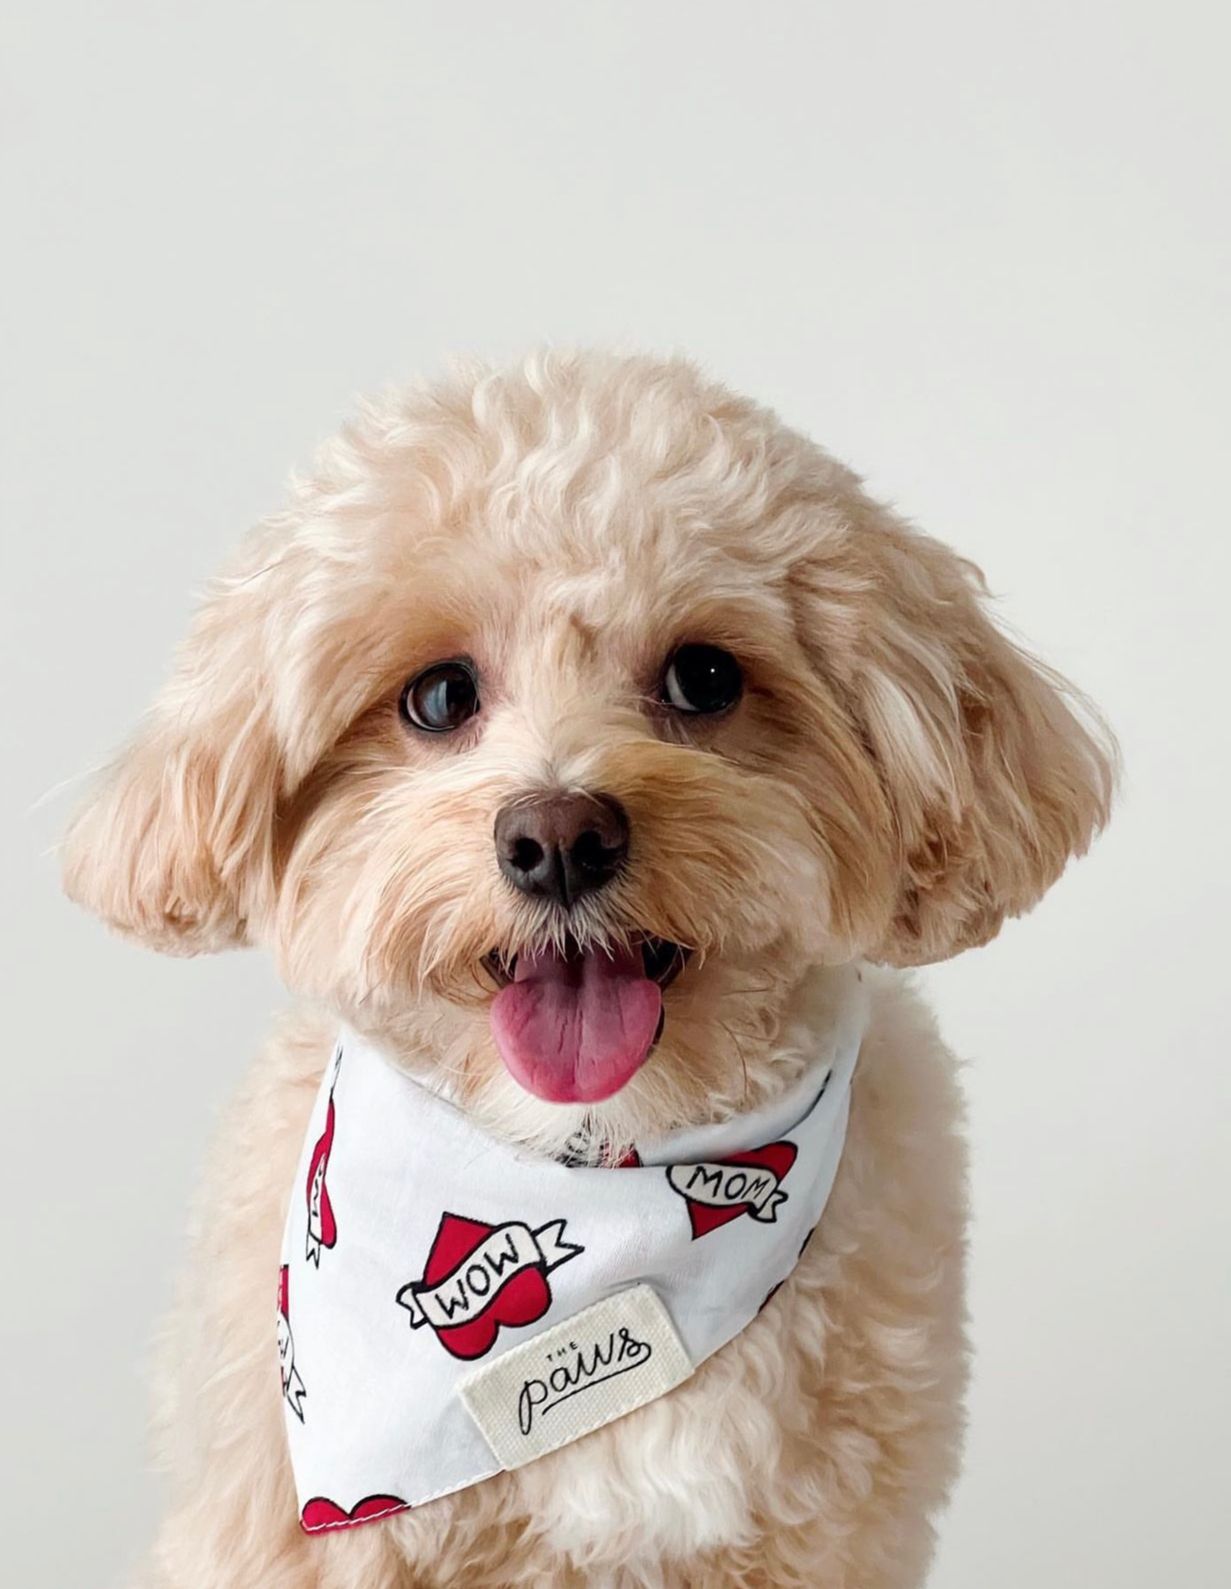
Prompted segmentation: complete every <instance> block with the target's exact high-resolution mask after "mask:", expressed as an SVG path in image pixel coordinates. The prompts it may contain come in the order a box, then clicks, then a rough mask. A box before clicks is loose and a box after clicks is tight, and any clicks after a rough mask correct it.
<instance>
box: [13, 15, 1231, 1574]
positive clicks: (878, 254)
mask: <svg viewBox="0 0 1231 1589" xmlns="http://www.w3.org/2000/svg"><path fill="white" fill-rule="evenodd" d="M5 9H6V11H7V12H8V15H7V19H6V26H5V30H4V31H5V33H6V35H7V39H8V45H7V49H6V51H5V64H4V67H3V78H4V82H3V100H2V102H3V112H2V120H0V133H2V139H3V193H2V196H0V205H2V209H0V213H2V214H3V216H4V221H5V231H6V235H7V242H6V245H5V250H4V253H5V259H4V263H3V267H2V268H3V294H2V300H3V303H2V313H3V318H4V322H5V332H6V339H5V353H4V379H3V387H4V392H3V401H4V415H3V423H2V425H0V437H2V439H3V452H4V462H3V470H2V474H0V485H2V489H3V535H4V543H3V558H4V566H3V598H4V614H3V630H2V635H0V643H2V644H3V648H4V653H5V660H4V679H5V691H4V694H5V711H4V713H3V717H2V719H0V734H2V735H3V745H4V776H3V780H2V785H0V798H2V799H3V802H4V814H3V819H2V821H0V832H2V833H3V842H4V846H5V851H6V857H5V863H4V865H5V881H6V887H5V895H6V905H5V908H4V910H3V913H2V918H0V930H2V931H3V934H4V939H5V944H4V949H3V958H2V962H0V963H2V964H3V968H4V979H5V1018H6V1024H7V1028H8V1035H7V1039H6V1042H5V1049H4V1067H5V1069H4V1086H3V1112H2V1115H0V1122H2V1125H0V1131H2V1135H0V1163H2V1171H3V1176H4V1180H5V1183H6V1185H5V1188H4V1191H3V1201H2V1202H0V1244H2V1246H0V1252H2V1263H3V1282H2V1285H3V1291H4V1296H5V1300H4V1303H3V1308H2V1311H0V1330H2V1331H3V1343H2V1346H3V1350H2V1353H0V1356H2V1361H3V1372H4V1375H5V1389H4V1393H3V1394H4V1399H3V1412H2V1418H3V1427H4V1462H5V1464H6V1467H7V1468H8V1469H9V1471H7V1472H6V1473H5V1475H4V1476H3V1480H2V1493H3V1495H4V1511H5V1514H6V1529H5V1539H4V1543H3V1545H0V1560H2V1561H3V1564H4V1565H3V1568H2V1569H0V1576H3V1577H4V1578H5V1580H6V1582H11V1583H13V1584H15V1585H17V1584H20V1585H21V1586H22V1589H42V1586H46V1589H76V1586H81V1589H99V1586H106V1585H108V1584H111V1583H114V1582H117V1581H118V1579H119V1576H120V1575H121V1573H122V1571H123V1567H124V1564H125V1562H126V1561H128V1560H131V1558H132V1557H133V1555H134V1553H135V1552H136V1551H137V1550H138V1549H139V1547H140V1545H141V1544H142V1542H143V1541H144V1540H145V1538H146V1537H147V1535H148V1533H149V1531H150V1527H151V1512H152V1509H153V1508H154V1507H155V1505H156V1497H157V1487H156V1483H155V1481H154V1480H153V1479H151V1478H150V1477H148V1476H147V1474H146V1472H145V1469H144V1467H143V1428H142V1425H143V1397H144V1392H143V1386H142V1380H141V1374H142V1364H143V1360H144V1356H145V1349H146V1343H147V1338H148V1335H149V1332H150V1329H151V1327H152V1323H153V1320H154V1318H155V1316H156V1315H157V1313H158V1311H159V1309H160V1308H161V1307H162V1306H163V1305H164V1304H165V1302H166V1300H167V1298H168V1294H169V1286H170V1278H171V1275H172V1273H173V1269H174V1265H175V1262H176V1255H177V1244H178V1241H179V1238H180V1232H181V1228H182V1225H183V1220H184V1213H185V1207H186V1203H187V1199H188V1197H189V1194H190V1189H191V1187H192V1185H193V1181H194V1177H195V1174H196V1170H197V1166H198V1162H199V1160H200V1157H201V1153H202V1150H203V1146H204V1144H205V1142H206V1140H207V1138H208V1136H209V1134H210V1131H211V1127H212V1123H213V1121H214V1119H215V1117H216V1114H217V1111H218V1109H219V1107H220V1106H221V1104H222V1102H223V1100H224V1099H225V1098H226V1097H227V1095H228V1094H229V1093H230V1092H231V1090H232V1088H233V1086H234V1085H235V1083H236V1080H237V1078H238V1077H239V1075H240V1073H241V1071H242V1069H243V1067H244V1066H245V1064H246V1062H247V1060H248V1058H249V1056H250V1055H251V1053H252V1051H253V1049H254V1047H255V1045H256V1044H257V1042H258V1041H259V1040H260V1037H261V1034H262V1033H263V1031H264V1029H265V1026H266V1024H267V1017H268V1014H269V1012H270V1011H271V1010H272V1009H273V1008H275V1007H276V1006H277V1005H278V1004H279V1001H280V999H281V997H282V995H281V994H280V993H279V991H278V989H277V988H276V987H275V985H274V981H273V978H272V975H271V973H270V971H269V969H268V968H267V966H266V965H265V964H264V963H263V962H262V960H261V959H260V958H258V957H256V956H247V957H245V956H232V957H230V958H227V959H222V960H216V961H195V962H179V961H172V960H160V959H158V958H156V957H154V956H153V955H150V954H148V953H146V952H143V951H141V950H138V949H136V948H133V947H129V946H127V945H124V944H121V943H119V942H117V941H114V940H112V939H110V938H108V937H107V935H106V934H105V933H104V932H103V930H102V929H101V928H100V927H98V926H97V925H96V924H95V923H93V922H91V921H89V920H87V919H86V918H85V917H84V916H81V915H79V914H77V913H76V912H74V911H73V910H72V909H70V908H69V907H68V906H67V905H66V904H64V903H63V902H62V901H61V900H60V898H59V897H58V892H57V877H56V868H55V864H54V858H53V857H52V855H51V847H52V845H53V844H54V841H55V837H56V834H57V832H58V831H59V830H60V828H61V827H62V825H63V822H64V818H65V814H66V811H67V809H68V808H69V805H70V804H71V799H72V789H71V788H68V789H65V788H63V787H61V786H62V785H63V784H64V781H65V780H69V779H73V778H75V777H76V776H78V775H80V774H81V773H82V772H83V771H84V770H85V769H87V768H89V767H90V766H91V765H92V764H94V763H96V762H97V761H99V760H100V759H101V758H102V757H103V756H104V755H105V754H106V753H107V752H108V751H109V750H110V749H111V748H112V747H113V746H114V745H115V744H116V743H117V742H118V741H119V740H120V739H121V738H122V737H123V735H124V734H125V733H126V731H127V730H128V728H129V727H130V725H131V724H132V722H133V721H134V719H135V718H136V716H137V715H138V713H139V712H140V711H141V709H142V708H143V707H144V706H145V704H146V702H147V700H148V698H149V697H150V695H151V694H152V692H153V690H154V688H155V687H156V685H157V683H158V681H159V679H160V677H161V675H162V672H163V670H164V668H165V665H166V661H167V658H168V655H169V652H170V649H171V647H172V645H173V643H174V642H175V640H176V639H177V637H178V635H179V633H180V631H181V629H182V627H183V624H184V621H185V617H186V614H187V613H188V611H189V609H190V603H191V597H192V592H193V590H194V587H197V586H199V584H200V582H201V581H202V580H203V579H204V578H205V577H206V576H207V575H208V574H209V572H210V571H211V570H212V568H213V567H214V565H215V563H216V562H217V560H218V559H219V557H220V555H221V554H222V553H223V551H224V549H225V548H227V547H228V546H229V545H230V544H231V543H232V542H233V541H234V540H235V539H236V537H237V536H238V535H239V534H240V533H241V531H242V530H243V529H244V528H245V527H246V526H247V525H248V524H249V523H250V522H252V521H254V520H255V519H256V518H257V517H259V516H260V515H261V514H262V513H264V512H266V511H267V510H269V509H270V508H272V507H274V506H275V505H276V504H277V503H278V501H279V492H280V487H281V482H282V479H283V477H284V476H285V474H286V472H287V470H288V469H289V468H290V466H292V464H294V463H296V462H299V461H302V460H304V459H305V458H306V457H307V456H308V454H309V453H310V450H311V447H312V446H313V444H314V442H315V441H316V440H317V439H318V438H320V437H321V436H323V435H324V434H326V433H328V431H330V430H331V429H332V428H333V427H334V426H335V424H336V423H337V422H338V420H339V419H340V418H341V417H342V416H343V414H344V413H345V412H346V410H347V408H348V406H349V405H350V403H351V401H352V398H353V396H354V395H355V394H356V393H358V392H360V391H362V390H364V389H365V388H370V387H372V386H374V385H379V384H382V383H384V382H386V381H388V380H391V379H397V378H398V377H405V376H408V375H411V374H413V373H416V372H419V371H421V370H424V369H433V368H436V367H438V365H439V364H440V362H441V360H442V359H443V357H444V356H445V355H446V354H447V353H448V352H450V351H455V350H472V351H477V352H479V353H482V354H487V355H493V356H496V357H503V356H506V355H513V354H516V353H518V352H520V351H522V350H524V349H525V348H526V347H528V346H529V345H531V344H533V343H535V342H537V341H539V340H541V339H550V340H554V341H558V342H559V341H598V342H612V341H614V342H618V343H622V344H629V345H648V346H650V347H654V348H681V349H684V350H687V351H690V352H692V353H694V354H695V355H697V356H698V357H699V358H700V359H702V360H703V361H704V362H705V363H706V364H707V365H709V366H710V367H711V368H712V369H713V370H714V371H715V372H717V373H719V374H721V375H723V376H725V377H726V378H727V379H729V380H730V381H731V382H732V383H733V384H735V385H736V386H738V387H741V388H744V389H746V390H748V391H750V392H752V393H754V394H756V395H758V396H760V397H762V398H764V399H766V400H768V401H769V402H771V403H773V404H774V405H776V406H777V407H778V408H779V409H780V410H781V411H782V413H783V414H784V415H786V416H787V418H788V419H790V420H791V421H792V422H795V423H797V424H799V425H800V426H802V427H804V428H806V429H808V430H809V431H811V432H812V433H813V434H815V435H816V436H817V437H818V438H819V439H821V440H822V441H823V442H824V443H826V444H827V445H828V446H829V447H830V448H831V449H833V450H834V451H836V452H837V453H839V454H840V455H841V456H843V457H844V458H846V459H848V460H849V461H850V462H852V463H854V464H855V465H856V467H858V468H860V469H862V470H863V471H865V472H866V474H867V475H868V477H869V480H870V482H871V484H872V486H873V488H874V489H875V490H876V491H877V492H879V493H881V494H884V495H886V496H888V497H890V498H892V499H893V500H894V501H895V502H896V503H898V504H899V506H900V507H902V508H903V509H904V510H905V511H906V512H908V513H909V514H911V515H912V516H913V517H915V518H917V519H918V520H919V521H920V522H921V523H923V524H924V525H925V526H927V527H928V528H930V529H932V530H934V531H935V532H937V533H939V534H941V535H943V536H944V537H945V538H947V539H949V540H951V541H952V542H954V543H955V544H956V545H958V546H959V547H960V548H961V549H962V550H964V551H965V552H967V553H968V554H970V555H971V556H973V557H974V558H975V559H976V560H977V561H978V562H980V563H981V564H983V565H984V567H985V568H986V569H987V571H988V573H989V575H990V578H991V580H992V583H993V585H994V587H995V589H996V590H997V592H999V593H1000V595H1001V596H1002V599H1003V610H1004V613H1005V615H1006V617H1007V618H1008V619H1009V620H1010V621H1011V622H1012V624H1013V625H1014V626H1015V627H1016V628H1018V629H1020V630H1021V631H1022V632H1024V633H1025V634H1026V635H1027V636H1028V637H1029V638H1030V639H1031V640H1032V641H1033V642H1034V643H1035V644H1036V645H1037V646H1038V647H1039V648H1040V649H1041V650H1042V651H1043V652H1044V654H1046V655H1047V656H1048V657H1049V658H1050V659H1051V660H1053V661H1054V662H1056V663H1057V664H1058V665H1059V666H1061V667H1062V668H1064V669H1065V670H1067V671H1069V672H1071V673H1072V674H1073V675H1074V676H1075V677H1076V678H1077V679H1078V680H1079V681H1080V682H1081V683H1082V684H1083V685H1084V686H1085V687H1086V688H1087V689H1088V690H1089V691H1090V692H1091V693H1092V694H1093V695H1094V696H1095V697H1096V698H1097V699H1098V700H1099V701H1100V702H1101V703H1102V704H1103V706H1104V707H1105V708H1106V710H1107V712H1108V713H1109V715H1110V717H1111V719H1112V721H1113V722H1114V724H1115V726H1116V728H1117V730H1118V731H1119V734H1120V736H1121V739H1122V741H1123V746H1124V751H1125V757H1126V765H1127V777H1126V783H1125V789H1124V794H1123V799H1122V802H1121V805H1120V808H1119V811H1118V814H1117V817H1116V820H1115V822H1114V824H1113V827H1112V829H1111V831H1110V833H1109V834H1108V836H1107V837H1106V839H1105V840H1104V841H1103V842H1102V843H1101V844H1100V845H1099V846H1098V848H1097V850H1096V852H1095V853H1094V855H1093V856H1092V857H1091V858H1090V859H1089V860H1087V861H1086V862H1084V863H1082V864H1081V865H1079V866H1078V867H1076V868H1075V869H1074V870H1073V871H1072V872H1071V873H1070V874H1069V875H1068V876H1067V877H1066V878H1065V879H1064V881H1063V882H1062V883H1061V885H1060V886H1059V887H1058V888H1057V889H1056V890H1055V892H1054V893H1053V894H1052V895H1051V896H1050V897H1049V899H1048V900H1047V901H1046V902H1045V904H1044V905H1043V906H1042V907H1041V908H1040V909H1039V910H1038V911H1037V912H1036V913H1035V915H1034V916H1033V917H1031V918H1030V919H1029V920H1027V921H1025V922H1023V923H1019V924H1016V925H1014V926H1012V927H1011V928H1010V929H1008V930H1006V931H1005V933H1004V934H1003V936H1002V937H1001V939H1000V940H999V941H998V942H997V943H996V944H995V945H993V946H992V947H990V948H989V949H986V950H983V951H981V952H979V953H976V954H973V955H970V956H968V957H967V958H965V959H963V960H961V961H960V962H958V963H955V964H952V965H949V966H946V967H943V968H939V969H937V970H935V971H932V972H929V973H927V975H926V981H927V983H928V985H929V987H930V989H931V992H932V994H933V996H934V998H935V1000H936V1002H937V1003H938V1005H939V1007H940V1010H941V1014H942V1017H943V1021H944V1024H945V1027H946V1029H947V1032H948V1035H949V1037H950V1038H951V1040H952V1042H953V1043H954V1045H955V1047H956V1048H957V1049H958V1050H959V1052H960V1053H961V1054H962V1055H963V1056H966V1057H968V1058H969V1059H970V1061H971V1066H970V1069H969V1072H968V1078H967V1080H968V1088H969V1096H970V1113H971V1134H972V1138H973V1144H974V1203H975V1210H976V1218H975V1224H974V1237H973V1281H972V1293H971V1304H972V1310H973V1326H974V1338H975V1341H976V1343H977V1349H978V1360H977V1367H976V1374H975V1381H974V1389H973V1394H972V1396H971V1401H970V1438H969V1446H968V1454H967V1461H966V1469H965V1476H964V1478H963V1480H962V1483H961V1487H960V1489H959V1491H958V1493H957V1496H956V1500H955V1502H954V1505H953V1507H952V1510H951V1512H950V1513H949V1514H948V1516H947V1518H946V1519H945V1521H944V1524H943V1543H942V1548H941V1551H940V1554H939V1558H938V1561H937V1565H936V1568H935V1572H934V1575H933V1580H932V1581H933V1583H934V1585H937V1586H941V1589H986V1586H988V1585H996V1586H997V1589H1038V1586H1039V1585H1047V1586H1049V1589H1090V1586H1096V1585H1097V1586H1102V1585H1107V1586H1115V1589H1154V1586H1155V1585H1157V1584H1159V1583H1168V1584H1176V1585H1183V1586H1184V1589H1206V1586H1209V1589H1213V1586H1215V1585H1220V1584H1222V1583H1225V1582H1226V1581H1227V1579H1228V1574H1229V1573H1231V1551H1229V1546H1228V1529H1227V1521H1226V1493H1227V1484H1228V1479H1229V1478H1231V1464H1229V1459H1228V1450H1227V1434H1226V1431H1227V1428H1228V1423H1229V1420H1231V1380H1229V1376H1228V1372H1227V1368H1226V1353H1227V1349H1228V1341H1229V1339H1231V1336H1229V1328H1231V1296H1229V1292H1228V1268H1227V1255H1228V1235H1229V1234H1231V1233H1229V1231H1228V1201H1229V1200H1228V1175H1227V1168H1226V1164H1227V1149H1228V1143H1227V1137H1226V1118H1227V1105H1228V1096H1227V1094H1228V1085H1227V1074H1228V1059H1229V1055H1228V1042H1227V1037H1228V1022H1227V1016H1226V1004H1227V992H1226V976H1225V971H1224V958H1225V950H1226V947H1227V945H1226V921H1227V910H1226V888H1227V881H1228V878H1227V864H1226V863H1227V816H1226V798H1225V789H1226V782H1227V777H1228V773H1229V772H1231V765H1229V754H1228V752H1229V745H1228V713H1227V709H1226V700H1225V696H1226V674H1227V668H1226V628H1227V619H1226V591H1227V581H1228V573H1229V570H1228V556H1227V504H1228V498H1229V496H1231V486H1229V484H1228V476H1227V467H1226V444H1227V434H1228V425H1229V422H1231V410H1229V405H1228V390H1227V382H1228V377H1227V368H1228V352H1229V351H1231V349H1229V346H1228V343H1229V337H1228V317H1227V311H1228V302H1227V295H1226V284H1227V281H1228V279H1229V276H1231V259H1229V258H1228V254H1229V249H1228V242H1229V240H1231V233H1229V228H1228V220H1227V191H1228V189H1227V185H1226V184H1227V176H1228V172H1227V160H1226V155H1227V148H1228V119H1227V111H1226V106H1227V95H1226V79H1225V71H1226V60H1227V48H1228V45H1229V44H1231V39H1229V38H1228V34H1227V28H1226V24H1225V22H1224V20H1223V19H1224V17H1225V10H1224V8H1223V7H1221V6H1217V5H1215V4H1214V3H1211V4H1209V5H1201V4H1198V3H1196V0H1171V3H1169V4H1166V5H1163V4H1161V3H1154V4H1141V3H1135V0H1132V3H1130V0H1118V3H1114V0H1113V3H1080V0H1063V3H1059V0H1036V3H1033V4H1020V5H1019V4H1011V5H987V4H985V3H978V0H970V3H966V4H960V3H946V0H940V3H932V4H928V5H917V4H908V3H905V0H898V3H893V4H878V3H874V0H862V3H842V4H832V5H830V4H808V5H804V4H795V5H787V4H782V5H776V6H762V7H754V6H750V5H736V4H716V3H713V0H711V3H709V4H699V3H698V4H682V3H671V4H663V3H655V4H648V3H647V4H621V5H616V4H596V3H588V4H584V5H566V4H563V3H560V4H543V3H537V0H536V3H531V0H522V3H521V4H518V5H515V6H503V5H497V4H494V3H492V4H484V5H478V4H458V3H454V4H452V5H449V6H447V7H446V6H427V5H418V4H400V3H394V0H389V3H386V4H383V5H375V4H360V3H357V4H348V5H337V4H329V5H327V4H317V3H304V0H300V3H297V4H294V5H291V4H285V5H264V4H252V3H250V4H245V5H236V4H233V3H232V4H220V3H216V4H213V5H210V6H203V7H193V8H190V7H186V6H165V5H160V4H155V3H153V0H150V3H149V4H145V5H139V4H133V3H131V0H125V3H114V4H110V5H107V6H95V5H88V4H85V3H84V0H79V3H73V4H63V5H45V6H34V5H28V6H25V7H23V8H21V9H20V10H18V11H14V10H13V9H12V7H11V6H10V7H6V8H5ZM49 791H50V792H51V794H50V798H47V799H43V797H44V796H46V795H48V793H49ZM40 802H41V803H40ZM14 883H15V885H16V886H15V887H14V886H13V885H14ZM253 1589H259V1586H253Z"/></svg>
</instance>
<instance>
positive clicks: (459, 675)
mask: <svg viewBox="0 0 1231 1589" xmlns="http://www.w3.org/2000/svg"><path fill="white" fill-rule="evenodd" d="M401 709H402V716H403V717H404V718H405V719H406V721H407V722H408V723H413V725H414V726H415V727H416V728H421V729H423V730H424V732H425V733H428V734H448V733H450V732H451V731H452V730H453V729H455V728H460V727H461V726H462V724H463V723H464V722H465V721H466V720H467V718H471V717H473V716H474V714H475V713H476V712H477V711H478V710H479V687H478V684H477V683H476V682H475V676H474V673H473V671H472V670H471V668H470V667H469V666H468V665H467V664H466V663H465V662H433V663H432V665H431V667H430V668H424V670H423V672H422V673H416V674H415V676H414V678H413V679H411V681H410V683H409V684H408V685H407V686H406V688H405V689H404V690H403V691H402V700H401Z"/></svg>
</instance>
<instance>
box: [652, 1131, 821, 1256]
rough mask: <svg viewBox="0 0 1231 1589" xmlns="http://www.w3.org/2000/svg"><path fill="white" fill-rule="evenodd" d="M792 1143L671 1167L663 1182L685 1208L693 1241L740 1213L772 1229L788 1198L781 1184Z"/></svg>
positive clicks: (791, 1154)
mask: <svg viewBox="0 0 1231 1589" xmlns="http://www.w3.org/2000/svg"><path fill="white" fill-rule="evenodd" d="M798 1153H799V1149H798V1148H797V1147H796V1146H795V1144H794V1143H793V1142H771V1143H769V1144H768V1145H767V1146H766V1147H763V1148H754V1149H753V1150H752V1151H751V1152H748V1153H732V1154H730V1155H729V1156H728V1157H727V1158H725V1159H718V1160H714V1161H712V1162H710V1163H705V1164H673V1165H671V1167H670V1168H669V1169H668V1171H667V1179H668V1181H669V1182H670V1183H671V1186H672V1188H673V1189H674V1190H675V1191H677V1192H678V1193H679V1194H680V1196H681V1197H682V1198H683V1199H684V1201H685V1202H686V1203H687V1204H688V1218H689V1221H690V1222H691V1224H692V1239H693V1240H694V1241H696V1240H697V1239H698V1238H699V1237H701V1236H708V1235H709V1233H710V1232H711V1231H712V1230H717V1229H718V1227H719V1226H720V1225H728V1224H730V1222H731V1221H732V1220H733V1219H738V1218H739V1217H740V1216H741V1215H742V1214H749V1215H751V1216H752V1218H753V1219H755V1220H756V1221H757V1222H758V1223H760V1224H772V1223H773V1222H774V1220H775V1219H776V1218H777V1209H778V1205H779V1204H780V1203H783V1202H785V1201H786V1196H787V1194H786V1193H785V1192H784V1191H782V1190H781V1183H782V1182H783V1181H784V1180H785V1179H786V1176H787V1172H788V1171H789V1170H790V1168H791V1166H792V1165H793V1164H794V1163H795V1159H796V1156H797V1155H798Z"/></svg>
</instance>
